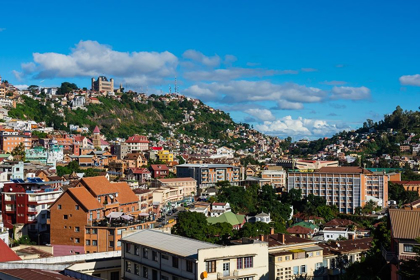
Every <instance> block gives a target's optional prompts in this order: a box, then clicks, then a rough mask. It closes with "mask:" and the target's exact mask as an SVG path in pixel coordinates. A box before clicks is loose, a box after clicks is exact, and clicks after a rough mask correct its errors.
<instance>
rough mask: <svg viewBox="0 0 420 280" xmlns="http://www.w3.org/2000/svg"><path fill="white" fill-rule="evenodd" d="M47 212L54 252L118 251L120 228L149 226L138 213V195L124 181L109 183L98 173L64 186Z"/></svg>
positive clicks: (134, 228)
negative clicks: (98, 175) (67, 186)
mask: <svg viewBox="0 0 420 280" xmlns="http://www.w3.org/2000/svg"><path fill="white" fill-rule="evenodd" d="M50 212H51V214H50V216H51V221H50V224H51V245H52V246H53V247H54V255H71V254H84V253H88V252H91V253H93V252H106V251H113V250H120V248H121V247H120V242H119V239H120V238H121V236H122V232H123V231H126V230H136V229H142V228H149V227H152V226H153V221H147V220H146V217H143V216H139V215H138V214H139V203H138V197H137V196H136V195H135V194H134V192H133V191H132V190H131V189H130V187H129V186H128V185H127V184H126V183H110V182H109V181H108V180H107V179H106V178H105V177H102V176H100V177H90V178H83V179H82V180H81V181H80V182H79V183H77V184H76V186H75V187H72V188H68V189H67V190H66V191H65V192H64V193H63V195H61V196H60V198H59V199H57V201H56V202H55V203H54V204H53V205H51V207H50ZM124 213H125V214H126V215H125V216H123V214H124Z"/></svg>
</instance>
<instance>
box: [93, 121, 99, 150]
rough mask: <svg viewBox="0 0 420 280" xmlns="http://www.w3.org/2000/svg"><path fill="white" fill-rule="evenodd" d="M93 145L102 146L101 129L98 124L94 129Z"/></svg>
mask: <svg viewBox="0 0 420 280" xmlns="http://www.w3.org/2000/svg"><path fill="white" fill-rule="evenodd" d="M92 143H93V147H95V148H100V147H101V131H100V130H99V127H98V126H95V129H94V130H93V139H92Z"/></svg>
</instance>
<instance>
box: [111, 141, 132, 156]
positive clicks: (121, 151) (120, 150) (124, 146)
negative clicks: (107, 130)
mask: <svg viewBox="0 0 420 280" xmlns="http://www.w3.org/2000/svg"><path fill="white" fill-rule="evenodd" d="M129 152H130V150H129V145H128V143H118V144H115V145H114V146H113V151H112V153H113V154H114V155H116V156H117V159H123V158H124V157H125V156H126V155H127V154H128V153H129Z"/></svg>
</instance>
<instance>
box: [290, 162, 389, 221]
mask: <svg viewBox="0 0 420 280" xmlns="http://www.w3.org/2000/svg"><path fill="white" fill-rule="evenodd" d="M287 189H288V191H290V190H291V189H300V190H302V196H303V197H307V196H308V195H309V194H313V195H315V196H321V197H324V198H325V200H326V201H327V204H328V205H336V206H337V207H338V209H339V211H340V212H341V213H346V214H352V213H354V211H355V209H356V207H363V206H364V205H365V204H366V202H368V201H370V200H373V201H374V202H376V203H377V204H378V205H379V206H381V207H385V206H386V205H387V203H388V177H387V176H386V175H384V174H376V173H373V172H371V171H368V170H366V169H363V168H360V167H325V168H321V169H319V170H317V171H316V172H290V173H289V174H288V186H287Z"/></svg>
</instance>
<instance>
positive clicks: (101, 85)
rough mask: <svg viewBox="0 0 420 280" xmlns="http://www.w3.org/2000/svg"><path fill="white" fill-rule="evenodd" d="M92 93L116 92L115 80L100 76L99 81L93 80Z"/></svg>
mask: <svg viewBox="0 0 420 280" xmlns="http://www.w3.org/2000/svg"><path fill="white" fill-rule="evenodd" d="M92 91H97V92H114V79H112V78H111V79H109V81H108V78H107V77H105V76H99V77H98V79H97V80H95V78H92Z"/></svg>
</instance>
